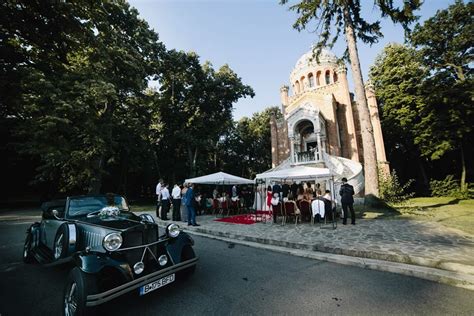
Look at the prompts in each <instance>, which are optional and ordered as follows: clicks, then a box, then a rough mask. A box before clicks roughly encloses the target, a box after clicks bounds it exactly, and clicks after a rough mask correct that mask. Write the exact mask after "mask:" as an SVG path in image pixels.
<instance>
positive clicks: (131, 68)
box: [1, 0, 163, 193]
mask: <svg viewBox="0 0 474 316" xmlns="http://www.w3.org/2000/svg"><path fill="white" fill-rule="evenodd" d="M1 6H2V10H1V12H2V15H3V17H5V19H6V23H2V38H1V49H2V51H5V52H8V54H7V55H2V56H6V57H5V63H4V65H5V67H4V68H3V69H2V73H1V75H2V80H4V79H5V78H9V77H10V76H11V78H14V81H13V82H12V86H13V87H15V89H12V90H11V91H10V92H9V91H6V94H7V95H8V96H9V98H6V99H5V102H2V104H1V108H2V114H3V113H5V116H4V117H6V118H7V119H8V120H13V121H14V124H13V125H14V126H15V132H16V135H17V136H18V150H20V151H21V152H23V153H26V154H29V155H31V156H33V157H38V159H39V160H40V165H39V168H38V170H37V180H39V181H48V180H50V181H51V180H52V181H55V182H57V183H59V184H60V187H61V188H62V189H63V190H72V189H76V190H80V191H89V192H92V193H96V192H98V191H99V190H100V188H101V185H102V176H103V175H104V174H105V173H106V170H107V167H108V165H113V164H115V163H117V162H118V161H120V160H121V158H120V157H121V156H122V157H125V156H126V155H124V154H123V153H121V152H122V150H121V148H123V147H122V146H126V145H129V144H130V142H131V143H136V139H133V137H128V136H129V132H130V131H131V130H135V131H136V130H139V129H140V127H139V126H140V125H142V124H143V121H142V119H146V116H143V115H142V114H147V113H148V110H147V109H145V108H144V107H143V104H144V103H145V102H137V99H141V98H143V97H144V96H143V91H144V90H145V88H146V86H147V80H148V79H149V78H151V77H152V76H153V75H154V74H155V73H154V71H155V69H156V68H157V65H156V64H157V63H158V62H159V58H158V55H159V53H160V52H161V51H162V50H163V46H162V44H161V43H159V42H158V36H157V34H156V33H154V32H153V31H152V30H150V29H149V27H148V25H147V24H146V22H144V21H143V20H141V19H139V18H138V12H137V11H136V10H135V9H133V8H131V7H130V6H129V5H128V4H127V3H126V2H124V1H112V2H111V1H104V2H90V1H85V0H84V1H82V0H79V1H73V2H66V3H62V2H59V3H56V2H47V3H45V2H44V1H6V2H3V3H2V5H1ZM2 21H4V20H3V19H2ZM3 92H4V91H2V93H3ZM135 124H136V125H135ZM140 137H141V136H140Z"/></svg>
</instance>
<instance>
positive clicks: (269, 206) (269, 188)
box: [267, 185, 273, 210]
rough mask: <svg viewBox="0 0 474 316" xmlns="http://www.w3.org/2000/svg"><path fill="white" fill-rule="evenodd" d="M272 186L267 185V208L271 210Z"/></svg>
mask: <svg viewBox="0 0 474 316" xmlns="http://www.w3.org/2000/svg"><path fill="white" fill-rule="evenodd" d="M272 197H273V194H272V186H271V185H269V186H268V188H267V209H268V210H271V209H272Z"/></svg>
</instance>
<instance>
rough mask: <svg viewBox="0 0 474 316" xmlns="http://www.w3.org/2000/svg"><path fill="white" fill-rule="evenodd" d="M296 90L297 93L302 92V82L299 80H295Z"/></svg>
mask: <svg viewBox="0 0 474 316" xmlns="http://www.w3.org/2000/svg"><path fill="white" fill-rule="evenodd" d="M295 90H296V93H297V94H298V93H300V82H299V81H298V80H296V82H295Z"/></svg>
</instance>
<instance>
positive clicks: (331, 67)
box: [290, 48, 338, 94]
mask: <svg viewBox="0 0 474 316" xmlns="http://www.w3.org/2000/svg"><path fill="white" fill-rule="evenodd" d="M337 69H338V59H337V57H336V55H334V54H333V53H332V52H331V51H329V50H327V49H324V48H323V49H322V50H321V53H320V54H319V62H316V58H314V57H313V50H312V49H311V50H309V51H308V52H306V53H305V54H303V56H301V57H300V58H299V59H298V61H297V62H296V65H295V67H294V68H293V70H292V71H291V74H290V84H291V88H292V91H293V93H294V94H299V93H302V92H305V91H309V90H313V89H317V88H319V87H321V86H323V85H328V84H332V83H336V82H337V74H336V72H337Z"/></svg>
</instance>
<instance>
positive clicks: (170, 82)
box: [155, 50, 254, 177]
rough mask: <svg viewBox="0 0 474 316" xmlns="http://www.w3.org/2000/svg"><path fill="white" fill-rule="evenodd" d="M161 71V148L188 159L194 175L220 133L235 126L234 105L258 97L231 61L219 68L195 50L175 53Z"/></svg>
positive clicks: (158, 120)
mask: <svg viewBox="0 0 474 316" xmlns="http://www.w3.org/2000/svg"><path fill="white" fill-rule="evenodd" d="M161 72H162V74H161V80H160V82H161V83H162V85H161V87H160V95H159V96H158V100H157V104H158V106H159V117H157V118H156V119H157V121H156V124H155V125H156V126H157V127H158V128H157V130H156V132H157V139H159V142H158V143H157V144H158V148H160V151H166V152H168V153H169V152H173V153H175V157H179V159H185V160H186V161H187V164H186V165H187V167H188V173H187V174H184V176H186V177H187V176H194V175H195V174H196V173H197V172H198V171H200V170H199V164H200V163H201V164H203V168H207V161H205V160H206V159H198V157H200V156H201V155H202V156H204V157H206V156H207V155H209V154H210V152H212V151H214V150H216V144H218V141H219V139H220V137H221V136H222V135H224V134H225V133H226V131H227V129H229V128H231V126H232V109H233V107H232V106H233V103H234V102H236V101H237V100H238V99H239V98H241V97H246V96H252V97H253V95H254V92H253V90H252V88H251V87H250V86H247V85H245V84H243V83H242V80H241V78H239V77H238V75H237V74H236V73H235V72H234V71H232V69H231V68H230V67H229V66H228V65H224V66H222V67H221V68H219V69H218V70H217V71H216V70H214V68H213V67H212V65H211V64H210V63H208V62H206V63H204V64H201V63H200V61H199V56H198V55H197V54H196V53H193V52H189V53H186V52H182V51H181V52H178V51H174V50H172V51H169V52H168V54H167V57H165V58H163V65H162V71H161ZM168 159H169V158H168ZM161 162H162V163H163V164H166V161H162V160H161ZM164 169H166V166H164ZM203 171H207V170H203ZM182 176H183V175H182Z"/></svg>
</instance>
